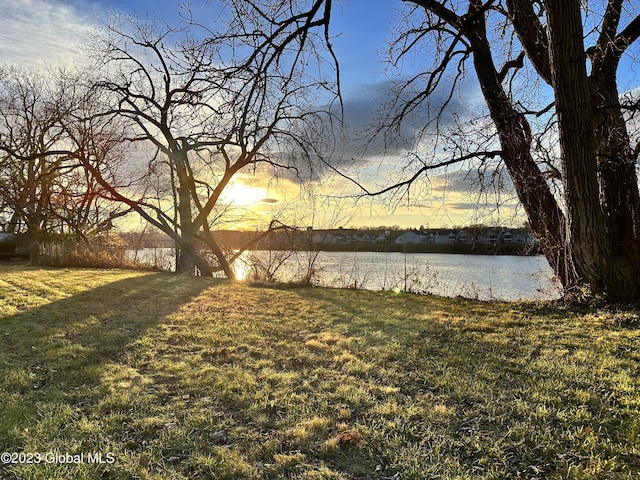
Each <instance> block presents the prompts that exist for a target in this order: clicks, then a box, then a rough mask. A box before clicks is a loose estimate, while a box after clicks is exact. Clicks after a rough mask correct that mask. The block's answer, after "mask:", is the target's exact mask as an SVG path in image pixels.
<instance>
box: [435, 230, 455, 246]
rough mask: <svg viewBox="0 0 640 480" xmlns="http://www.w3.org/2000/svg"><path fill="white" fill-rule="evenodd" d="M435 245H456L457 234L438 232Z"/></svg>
mask: <svg viewBox="0 0 640 480" xmlns="http://www.w3.org/2000/svg"><path fill="white" fill-rule="evenodd" d="M434 243H435V244H437V245H450V244H453V243H456V234H455V233H453V232H444V233H440V232H436V235H435V238H434Z"/></svg>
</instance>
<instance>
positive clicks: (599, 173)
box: [367, 0, 640, 302]
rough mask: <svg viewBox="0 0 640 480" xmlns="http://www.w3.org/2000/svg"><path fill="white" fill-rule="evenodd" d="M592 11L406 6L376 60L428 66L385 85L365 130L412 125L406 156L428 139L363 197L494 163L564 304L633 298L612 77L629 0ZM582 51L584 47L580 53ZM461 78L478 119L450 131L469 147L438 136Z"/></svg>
mask: <svg viewBox="0 0 640 480" xmlns="http://www.w3.org/2000/svg"><path fill="white" fill-rule="evenodd" d="M595 3H596V2H584V1H582V2H580V1H579V0H545V1H537V0H447V1H438V0H407V1H406V2H405V4H406V6H405V7H404V9H403V13H402V16H401V23H399V24H398V28H397V37H396V40H395V41H394V42H392V43H391V47H390V50H389V58H390V65H391V66H392V67H393V66H396V65H400V64H401V63H402V61H403V59H404V58H407V57H409V56H412V58H423V59H424V60H425V61H426V62H429V61H431V62H432V63H431V64H429V66H426V67H425V68H424V69H423V70H422V71H420V72H418V73H417V74H415V75H414V76H412V77H410V78H406V77H405V78H404V79H403V80H402V81H399V82H398V84H397V85H398V86H397V88H398V90H397V95H396V96H395V99H394V101H393V102H392V105H388V106H387V109H386V111H387V112H389V114H388V115H386V116H385V117H384V119H383V120H384V121H383V122H382V123H381V124H380V127H379V129H378V134H379V135H386V136H387V137H386V138H389V137H393V136H398V135H400V134H401V133H402V132H403V127H404V126H405V125H406V124H407V122H409V121H411V120H415V119H416V118H419V117H422V118H423V120H424V121H423V125H424V128H422V129H421V131H420V132H418V134H417V135H415V136H413V137H411V140H412V141H413V148H416V145H417V144H418V143H419V142H422V143H421V144H422V146H423V147H424V145H425V144H426V138H427V137H429V138H430V139H431V143H430V145H431V148H432V150H431V154H430V155H428V154H425V153H424V151H423V153H420V154H414V157H413V162H411V163H410V166H411V168H412V169H413V171H412V172H411V175H409V177H408V178H406V179H404V180H402V181H400V182H398V183H397V184H396V185H394V186H391V187H389V188H385V189H382V190H381V191H377V192H373V191H372V192H367V193H370V194H379V193H384V192H387V191H391V190H393V189H397V187H404V188H405V189H406V188H408V186H410V185H414V184H415V182H416V181H419V180H420V179H423V178H425V176H426V175H427V174H428V173H429V172H433V171H434V170H437V169H440V168H443V167H447V166H451V165H457V164H461V163H462V162H468V161H470V160H471V159H474V161H475V164H476V165H481V166H482V167H484V169H483V170H482V171H486V168H487V166H491V165H492V166H493V167H492V168H499V165H500V164H502V165H504V166H505V167H506V169H507V171H508V173H509V176H510V178H511V181H512V182H513V186H514V188H515V191H516V193H517V195H518V199H519V201H520V203H521V204H522V206H523V208H524V210H525V212H526V214H527V216H528V219H529V223H530V225H531V228H532V229H533V231H534V232H535V234H536V236H537V237H538V239H539V241H540V245H541V248H542V251H543V252H544V254H545V256H546V258H547V260H548V261H549V264H550V265H551V267H552V269H553V271H554V272H555V274H556V275H557V277H558V278H559V279H560V281H561V282H562V285H563V286H564V289H565V293H566V294H567V298H573V299H575V298H578V297H580V296H581V295H582V294H583V293H584V292H589V293H590V294H593V295H598V296H602V297H604V298H606V299H608V300H609V301H623V302H624V301H637V300H638V299H640V242H639V241H638V240H639V232H638V227H639V226H640V224H639V221H640V217H639V215H638V214H639V213H640V211H639V208H640V197H639V194H638V179H637V175H636V167H637V165H636V163H637V159H638V153H639V151H640V148H638V147H636V146H634V141H632V137H631V135H630V133H629V130H628V120H629V119H630V118H631V117H630V116H629V115H627V116H626V117H625V112H634V111H636V110H637V108H638V104H637V101H634V100H629V97H624V96H621V95H620V92H619V87H618V79H617V73H618V68H619V65H620V61H621V59H622V58H623V56H624V55H625V54H628V53H631V48H632V46H634V45H635V44H636V43H637V40H638V37H640V16H637V12H635V13H634V12H633V8H634V7H633V4H632V2H626V1H624V0H608V1H605V2H602V6H601V7H602V8H596V7H597V6H595ZM585 43H587V44H588V45H590V44H592V45H593V46H590V47H589V48H587V49H586V50H585V48H584V45H585ZM587 61H588V62H589V64H587ZM470 67H471V68H470ZM471 71H472V72H473V73H474V74H475V77H476V79H477V82H478V84H479V87H480V90H481V93H482V97H483V98H484V100H485V103H486V107H487V109H488V115H489V119H490V123H489V124H488V125H487V124H484V125H483V130H479V129H474V128H473V127H474V125H478V124H477V123H475V124H474V122H473V121H471V120H467V122H466V126H465V125H463V127H464V128H463V130H462V132H461V134H460V135H462V136H466V137H467V138H472V139H475V140H474V142H475V146H473V145H471V146H470V145H469V142H468V141H466V142H461V143H457V144H456V142H451V141H450V140H451V138H453V137H451V135H452V134H451V131H450V130H447V129H446V126H447V123H448V121H447V115H449V114H450V112H451V110H456V107H458V108H459V107H460V106H459V105H457V106H456V105H454V103H455V99H456V92H458V91H459V90H458V89H459V88H460V87H461V85H462V82H463V81H464V80H465V78H466V76H467V75H468V74H470V72H471ZM467 85H468V84H467ZM545 88H546V91H549V92H551V95H545ZM625 99H626V100H629V101H626V100H625ZM457 125H458V126H460V125H461V123H458V124H457ZM487 132H490V135H487ZM460 135H458V137H457V138H458V139H459V137H460ZM453 136H454V137H455V136H456V134H453ZM556 138H557V139H559V142H557V141H556V140H555V139H556ZM635 141H637V139H636V140H635ZM464 144H466V145H467V148H466V149H460V148H456V145H464ZM444 146H448V147H449V148H447V149H445V148H443V147H444ZM498 162H500V163H498Z"/></svg>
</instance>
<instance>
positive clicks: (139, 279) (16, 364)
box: [0, 271, 215, 478]
mask: <svg viewBox="0 0 640 480" xmlns="http://www.w3.org/2000/svg"><path fill="white" fill-rule="evenodd" d="M61 272H62V271H61ZM214 282H215V281H214V280H209V279H193V278H185V277H179V276H175V275H169V274H162V273H161V274H149V275H141V276H135V277H133V278H126V279H123V280H118V281H114V282H112V283H107V284H104V285H101V286H99V287H97V288H94V289H90V290H86V291H82V292H80V293H76V294H72V295H71V296H69V297H67V298H63V299H60V300H55V301H52V302H50V303H46V304H44V305H42V306H39V307H36V308H30V309H24V307H23V311H22V312H20V313H17V314H14V315H11V316H1V315H0V398H2V402H0V419H1V420H0V451H8V452H16V451H21V450H22V448H23V447H24V445H25V441H26V437H27V436H28V435H29V431H30V430H33V429H34V427H35V426H36V424H38V422H40V421H41V420H42V417H43V416H44V415H43V412H42V409H43V408H42V406H43V405H45V404H56V405H57V407H56V408H59V409H64V408H65V407H72V408H77V406H78V405H81V404H82V403H83V402H89V401H94V400H96V399H97V398H99V396H100V394H101V392H100V390H101V388H104V382H103V378H102V377H103V373H104V368H105V365H107V364H110V363H116V364H117V363H121V362H122V363H124V362H126V357H127V355H128V347H129V346H130V345H131V344H132V343H133V342H135V341H136V340H137V339H138V338H140V337H141V336H143V335H144V334H145V332H146V331H147V330H148V329H150V328H152V327H154V326H155V325H158V324H159V323H162V322H163V321H165V320H166V318H167V317H168V316H169V315H171V314H172V313H174V312H176V311H177V310H178V309H179V308H180V307H181V305H183V304H185V303H187V302H189V301H190V300H192V299H193V298H194V297H196V296H198V295H199V294H200V293H201V291H202V290H204V289H206V288H209V287H211V286H212V285H214V284H215V283H214ZM71 290H72V291H73V289H71ZM30 295H34V293H33V292H31V293H30ZM61 427H62V426H61ZM0 468H1V467H0ZM0 478H2V475H0Z"/></svg>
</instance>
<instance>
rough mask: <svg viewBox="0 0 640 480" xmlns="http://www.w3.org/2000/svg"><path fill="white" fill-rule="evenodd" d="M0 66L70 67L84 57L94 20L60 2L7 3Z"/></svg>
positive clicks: (12, 0)
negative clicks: (84, 46)
mask: <svg viewBox="0 0 640 480" xmlns="http://www.w3.org/2000/svg"><path fill="white" fill-rule="evenodd" d="M2 16H3V20H2V28H1V29H0V63H4V64H13V65H20V66H27V67H41V66H42V65H43V64H48V65H52V66H53V65H56V66H58V65H60V66H70V65H72V64H73V63H74V61H77V60H79V59H81V58H82V57H83V52H82V48H83V45H84V44H86V43H87V41H88V36H89V31H90V27H91V26H92V23H93V20H92V18H91V17H90V16H89V15H86V14H83V13H81V12H80V11H79V10H77V9H75V8H74V7H72V6H70V5H68V4H65V3H62V2H60V1H55V0H53V1H49V0H5V1H4V2H3V5H2Z"/></svg>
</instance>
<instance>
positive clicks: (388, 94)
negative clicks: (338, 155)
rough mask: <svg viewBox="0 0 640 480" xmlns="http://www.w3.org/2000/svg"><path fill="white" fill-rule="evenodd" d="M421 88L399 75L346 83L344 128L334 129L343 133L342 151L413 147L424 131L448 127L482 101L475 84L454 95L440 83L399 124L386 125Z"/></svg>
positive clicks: (366, 153)
mask: <svg viewBox="0 0 640 480" xmlns="http://www.w3.org/2000/svg"><path fill="white" fill-rule="evenodd" d="M421 93H422V92H421V90H420V88H419V86H418V85H407V84H406V83H405V82H403V81H400V80H387V81H383V82H379V83H375V84H369V85H359V86H356V87H352V88H349V89H347V90H346V91H345V92H344V93H343V110H344V123H345V127H346V128H345V129H344V130H343V131H342V132H340V134H338V135H336V137H337V138H341V139H342V142H343V145H342V146H341V152H342V153H343V155H345V156H348V157H355V156H361V157H362V158H363V159H366V158H368V157H371V156H380V155H384V156H385V157H389V156H393V155H396V154H402V153H406V152H407V151H412V150H415V149H417V148H418V146H419V144H420V143H421V141H423V140H424V137H425V136H429V135H433V134H435V133H436V130H440V131H446V130H447V129H448V128H450V127H452V126H454V125H456V124H457V122H458V121H459V119H460V118H465V117H467V116H470V115H472V114H474V113H475V112H476V111H477V109H478V106H479V105H482V103H481V101H480V100H481V95H480V94H479V92H478V91H477V89H475V88H465V89H464V90H461V91H455V92H454V94H453V95H450V92H449V91H448V89H447V88H442V89H439V90H436V91H435V92H433V93H431V94H430V95H429V97H428V98H426V99H424V100H422V101H421V102H420V103H418V104H416V105H415V106H414V107H413V108H412V109H410V110H409V111H407V112H406V113H405V114H404V119H403V121H402V122H400V123H399V124H398V125H397V128H387V127H388V126H389V125H391V124H392V122H393V121H394V119H395V117H396V116H397V115H399V114H401V111H402V109H403V108H404V107H405V105H407V102H410V101H411V100H412V99H414V98H416V97H418V96H420V95H421ZM336 108H337V106H335V107H334V111H335V109H336ZM365 147H366V150H365Z"/></svg>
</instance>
